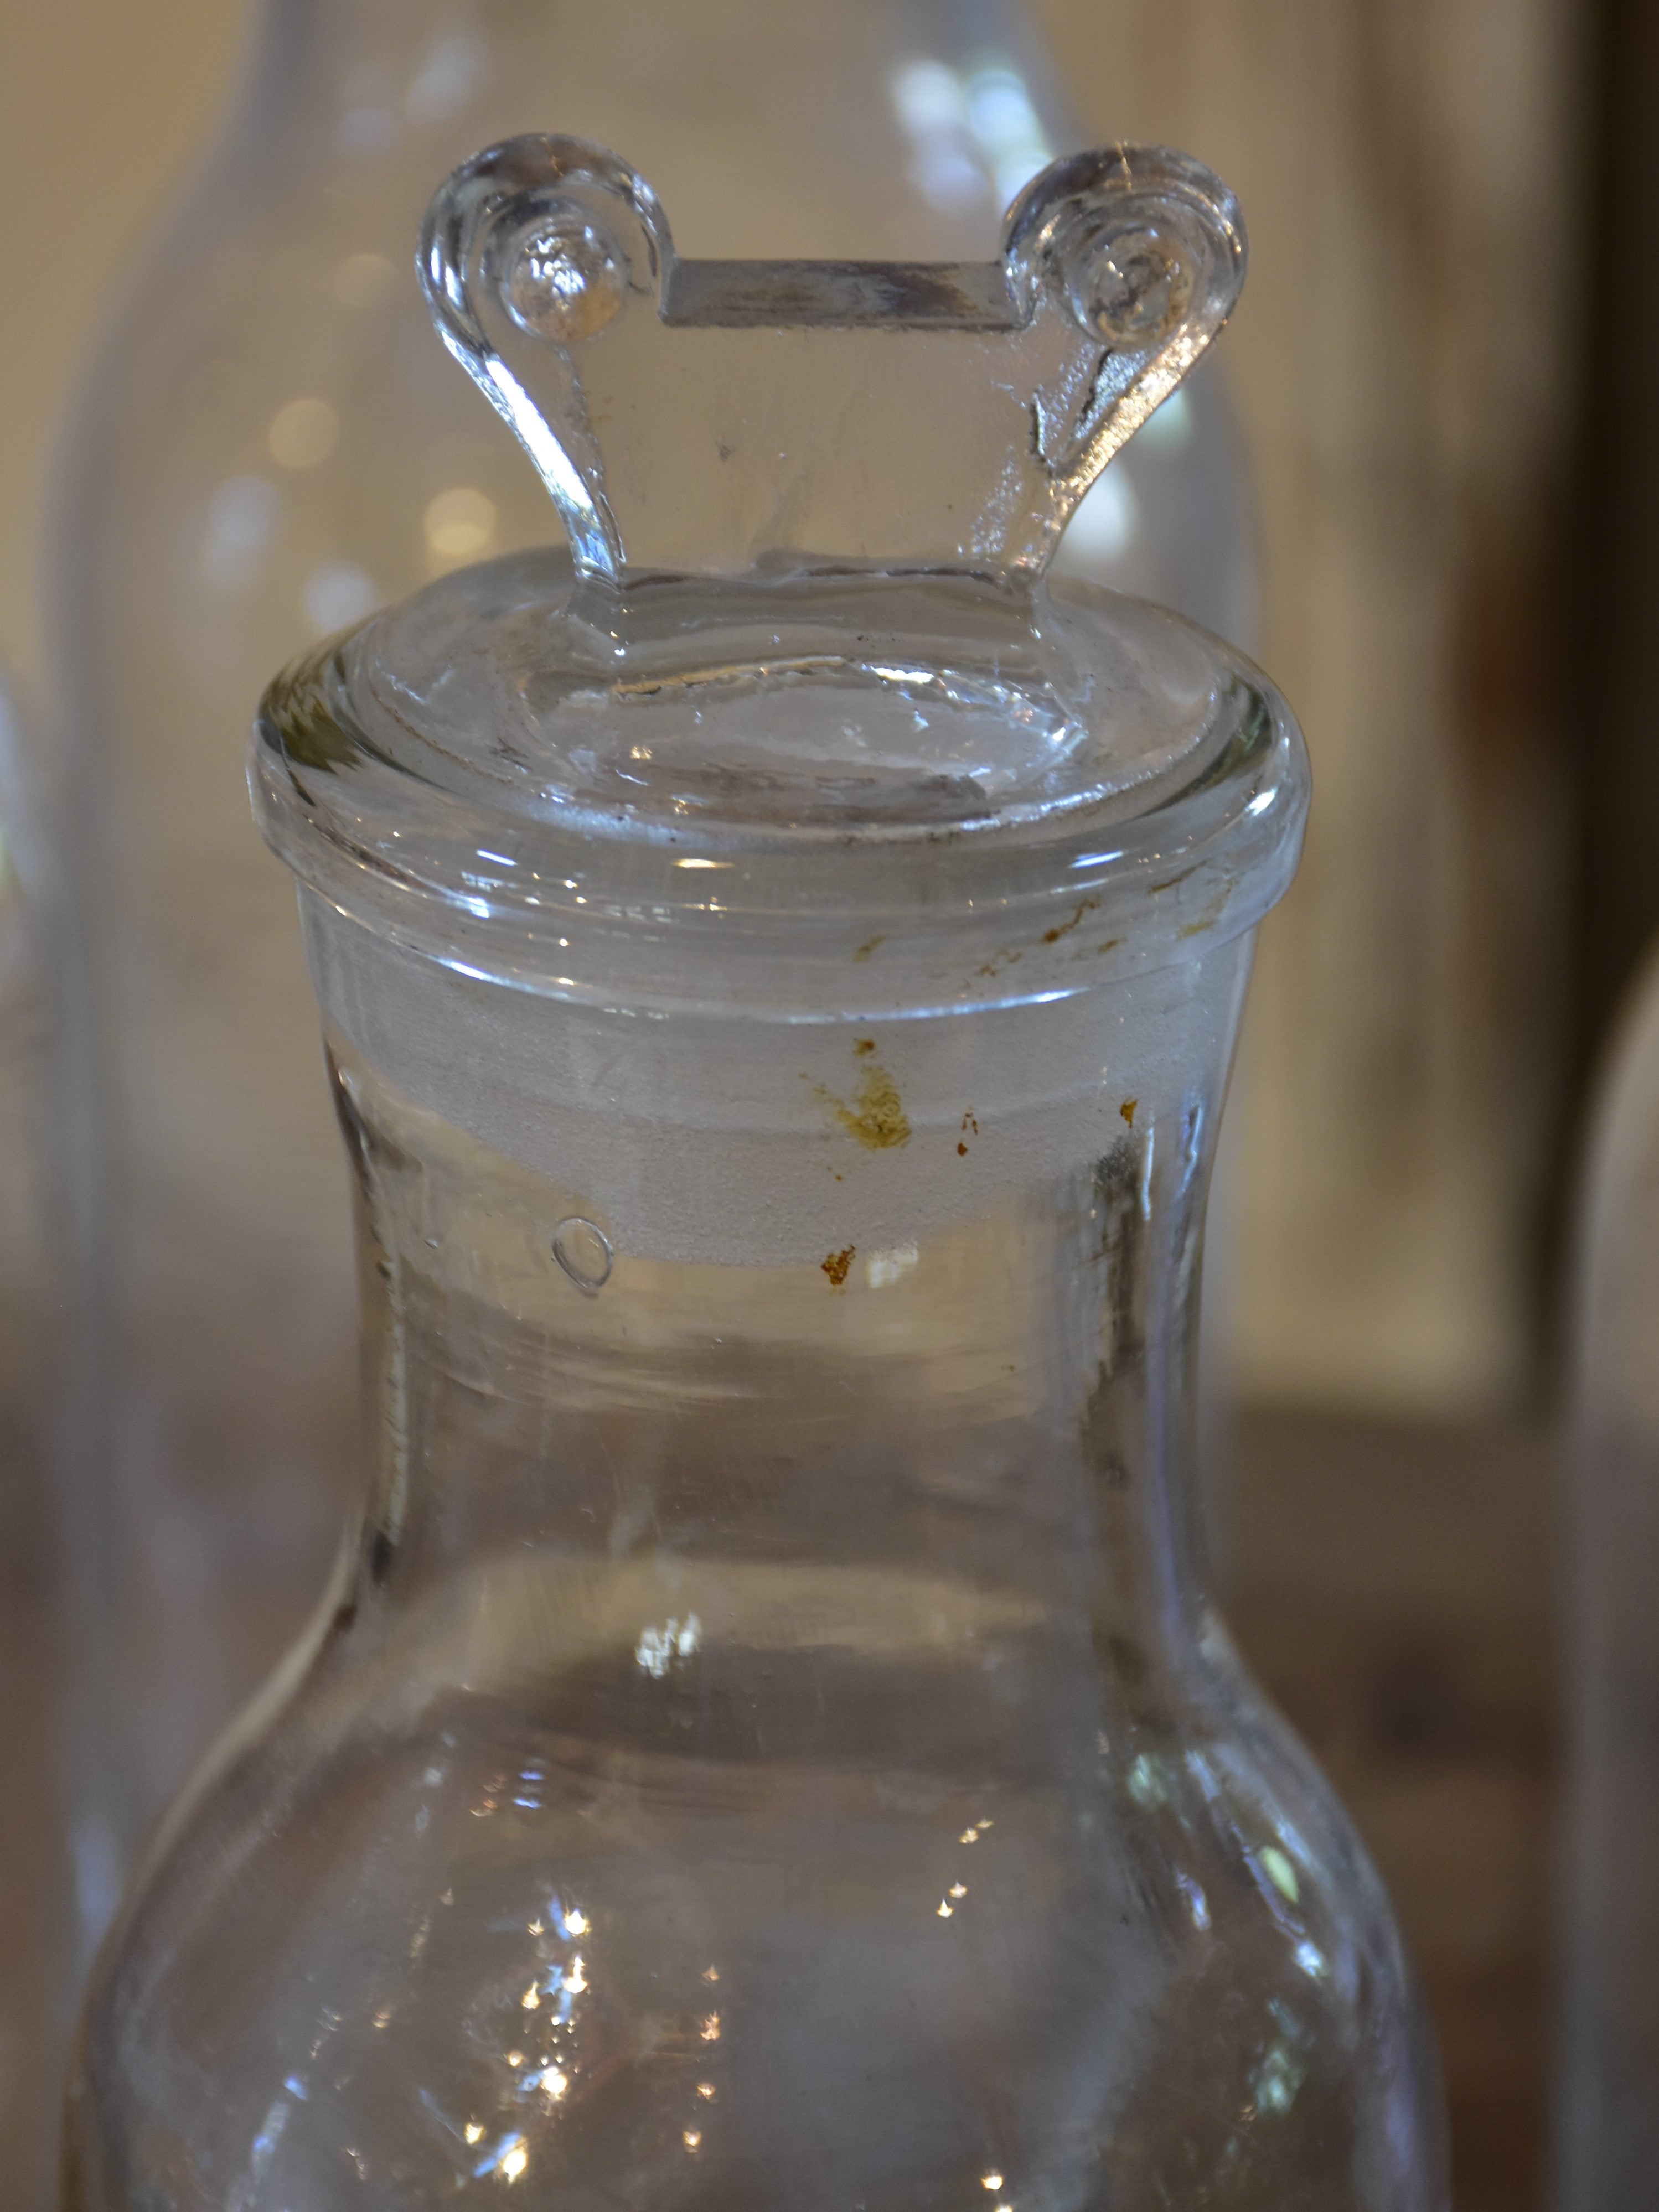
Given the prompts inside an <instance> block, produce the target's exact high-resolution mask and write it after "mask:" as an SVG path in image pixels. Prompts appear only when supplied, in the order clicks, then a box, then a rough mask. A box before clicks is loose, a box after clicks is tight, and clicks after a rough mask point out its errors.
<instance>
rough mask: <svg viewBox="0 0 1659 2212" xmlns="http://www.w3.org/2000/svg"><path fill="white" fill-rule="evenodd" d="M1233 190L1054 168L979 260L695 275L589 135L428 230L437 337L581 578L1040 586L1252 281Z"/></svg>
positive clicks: (442, 200)
mask: <svg viewBox="0 0 1659 2212" xmlns="http://www.w3.org/2000/svg"><path fill="white" fill-rule="evenodd" d="M1244 262H1245V243H1244V230H1243V222H1242V221H1241V219H1240V216H1239V213H1238V209H1237V204H1236V203H1235V201H1234V199H1233V197H1232V195H1231V193H1230V192H1229V191H1227V189H1226V187H1225V185H1223V184H1222V183H1221V182H1220V180H1219V179H1218V178H1216V177H1215V176H1213V175H1212V174H1211V173H1210V172H1209V171H1208V170H1207V169H1206V168H1204V167H1201V166H1200V164H1199V163H1198V162H1196V161H1191V160H1189V159H1188V157H1187V156H1186V155H1182V154H1176V153H1171V152H1170V151H1168V150H1167V149H1163V148H1159V147H1133V146H1117V147H1110V148H1104V149H1099V150H1097V151H1095V152H1091V153H1086V154H1079V155H1073V156H1072V157H1070V158H1069V159H1067V160H1065V161H1056V162H1054V163H1053V164H1052V165H1051V166H1050V167H1048V168H1047V169H1045V170H1044V171H1043V172H1042V174H1041V175H1040V176H1038V177H1036V178H1035V179H1033V180H1032V182H1031V183H1030V185H1027V186H1026V188H1025V190H1024V191H1023V192H1022V193H1021V194H1020V196H1019V197H1018V199H1017V200H1016V201H1015V202H1014V204H1013V206H1012V208H1011V209H1010V210H1009V211H1008V216H1007V219H1006V225H1005V229H1004V244H1003V252H1002V257H1001V258H1000V260H997V261H990V262H948V263H945V262H941V263H921V262H915V263H904V262H859V261H697V260H688V259H682V258H681V257H680V256H679V255H678V254H677V253H676V252H675V250H674V244H673V240H672V237H671V234H670V230H669V226H668V219H667V216H665V213H664V212H663V210H662V208H661V206H660V204H659V202H658V199H657V197H656V195H655V193H654V192H653V191H652V189H651V187H650V185H648V184H647V182H646V181H645V179H643V178H642V177H641V176H640V175H639V174H638V173H636V172H635V170H633V169H631V168H629V167H628V165H627V164H626V163H625V162H623V161H619V160H618V159H617V156H616V155H612V154H610V153H607V152H605V151H604V150H603V149H601V148H599V147H596V146H590V145H588V144H586V143H584V142H582V141H581V140H580V139H574V138H554V137H523V138H514V139H510V140H508V141H507V143H505V144H502V145H500V146H496V147H493V148H491V149H489V151H487V152H485V153H483V154H480V155H477V156H475V157H474V159H472V160H471V161H466V162H464V163H463V164H462V166H461V167H459V169H457V170H456V171H455V172H454V173H453V175H452V176H451V177H450V178H449V179H448V180H447V182H446V183H445V184H444V185H442V186H441V189H440V190H439V191H438V193H437V195H436V197H435V199H434V200H433V203H432V205H431V208H430V210H428V216H427V221H426V226H425V228H424V231H423V233H422V243H421V254H420V265H421V274H422V283H424V285H425V288H426V292H427V297H428V302H429V304H430V306H431V308H432V312H433V316H434V319H435V322H436V324H437V326H438V330H439V332H440V334H441V337H442V338H443V340H444V343H446V345H447V346H448V348H449V349H450V351H451V352H452V353H453V354H454V355H455V356H456V357H457V359H458V360H459V361H460V362H461V363H462V364H463V366H464V367H465V368H466V369H467V371H468V372H469V374H471V376H472V377H473V378H474V379H475V380H476V381H477V383H478V385H479V386H481V388H482V389H483V392H485V393H486V395H487V396H488V398H489V400H490V402H491V404H493V405H494V406H495V408H496V409H497V410H499V411H500V412H501V415H502V416H505V418H506V419H507V422H509V423H510V424H511V425H512V427H513V429H514V431H516V433H517V434H518V435H519V437H520V439H521V440H522V441H523V443H524V445H525V446H526V449H527V450H528V452H529V453H530V454H531V457H532V459H533V460H534V461H535V463H536V465H537V467H538V469H539V471H541V475H542V477H543V480H544V483H546V485H547V488H548V490H549V491H550V493H551V495H552V496H553V501H554V503H555V505H556V507H557V508H558V510H559V513H560V515H561V517H562V520H563V521H564V525H565V527H566V530H567V531H568V534H569V538H570V541H571V546H572V550H573V551H574V556H575V559H576V562H577V565H578V567H579V568H582V569H584V570H586V571H587V572H590V573H592V574H598V575H600V576H603V577H605V578H607V579H610V580H617V579H619V578H621V577H622V576H623V574H625V573H627V572H629V571H631V572H634V573H635V574H638V573H641V572H643V571H663V570H667V571H672V572H678V573H691V574H696V573H710V574H724V575H741V574H749V573H752V572H754V571H757V570H761V571H772V572H776V571H778V570H780V569H789V568H814V567H825V566H834V565H844V564H847V563H849V562H854V563H861V564H870V565H872V566H878V567H915V566H927V565H945V566H953V567H961V566H970V567H974V568H981V569H986V568H989V569H1006V570H1016V571H1018V570H1023V571H1025V572H1028V573H1031V574H1035V573H1037V572H1040V571H1041V570H1042V568H1043V567H1044V566H1045V565H1046V564H1047V562H1048V557H1049V556H1050V554H1051V553H1052V552H1053V550H1054V546H1055V544H1057V543H1058V541H1059V538H1060V532H1061V531H1062V530H1063V529H1064V528H1065V526H1066V520H1067V518H1068V517H1069V515H1070V514H1071V513H1072V510H1073V507H1075V506H1076V505H1077V503H1078V501H1079V500H1080V499H1081V498H1082V496H1083V495H1084V493H1085V491H1086V490H1087V489H1088V488H1089V486H1090V485H1091V483H1093V481H1094V479H1095V478H1096V477H1097V476H1098V475H1099V474H1100V471H1102V470H1103V468H1104V467H1105V465H1106V464H1107V462H1108V461H1109V459H1111V457H1112V455H1113V454H1114V453H1115V452H1116V451H1117V449H1118V448H1119V447H1120V446H1121V445H1122V444H1123V443H1124V441H1126V440H1127V438H1129V437H1130V436H1131V435H1133V433H1134V431H1135V430H1136V429H1137V428H1139V426H1140V424H1141V423H1142V422H1145V421H1146V417H1147V416H1148V415H1150V414H1151V413H1152V410H1153V409H1154V408H1156V407H1157V406H1158V405H1159V404H1161V402H1162V401H1163V400H1164V399H1165V398H1168V397H1169V395H1170V392H1172V391H1173V390H1174V389H1175V387H1176V385H1177V384H1178V383H1180V381H1181V380H1182V377H1184V376H1185V375H1186V374H1187V372H1188V369H1189V368H1191V367H1192V365H1193V363H1194V361H1196V359H1197V358H1198V356H1199V355H1200V353H1201V352H1202V351H1203V350H1204V349H1205V347H1206V345H1207V344H1208V343H1210V341H1211V339H1212V337H1214V336H1215V335H1216V333H1217V331H1218V330H1219V329H1220V328H1221V326H1222V325H1223V324H1224V323H1225V320H1226V319H1227V316H1228V314H1229V313H1231V309H1232V306H1233V303H1234V301H1235V300H1236V299H1237V296H1238V292H1239V288H1240V286H1241V285H1242V283H1243V276H1244Z"/></svg>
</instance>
